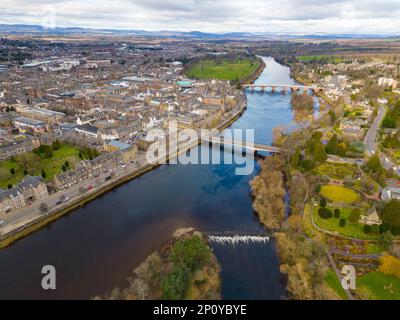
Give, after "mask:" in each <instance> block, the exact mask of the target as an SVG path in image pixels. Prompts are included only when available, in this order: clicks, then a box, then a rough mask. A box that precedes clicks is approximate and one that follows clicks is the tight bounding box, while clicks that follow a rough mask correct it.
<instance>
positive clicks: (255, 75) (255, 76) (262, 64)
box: [241, 57, 266, 84]
mask: <svg viewBox="0 0 400 320" xmlns="http://www.w3.org/2000/svg"><path fill="white" fill-rule="evenodd" d="M257 60H259V61H260V65H259V66H258V68H257V69H256V70H255V71H254V72H253V73H252V74H251V75H250V76H249V77H248V78H247V79H244V80H243V81H241V83H242V84H253V83H254V82H255V81H256V80H257V79H258V78H259V77H260V75H261V74H262V73H263V72H264V69H265V68H266V64H265V62H264V60H263V59H261V58H260V57H257Z"/></svg>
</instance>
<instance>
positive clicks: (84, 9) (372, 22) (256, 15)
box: [0, 0, 400, 33]
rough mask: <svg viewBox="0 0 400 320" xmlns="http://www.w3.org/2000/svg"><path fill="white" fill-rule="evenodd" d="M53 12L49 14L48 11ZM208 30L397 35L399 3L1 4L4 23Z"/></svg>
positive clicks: (147, 0)
mask: <svg viewBox="0 0 400 320" xmlns="http://www.w3.org/2000/svg"><path fill="white" fill-rule="evenodd" d="M49 8H50V9H51V10H50V9H49ZM49 12H55V13H56V19H55V21H56V24H57V26H59V27H67V26H68V27H91V28H116V29H145V30H180V31H190V30H200V31H206V32H231V31H249V32H293V33H294V32H298V33H316V32H326V33H394V32H398V30H400V0H368V1H365V0H313V1H312V0H281V1H276V0H248V1H243V0H113V1H111V0H87V1H84V2H83V1H78V0H69V1H61V0H55V1H51V0H1V3H0V23H7V24H11V23H26V24H42V21H43V20H44V19H46V14H49Z"/></svg>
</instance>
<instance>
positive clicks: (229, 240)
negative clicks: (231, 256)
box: [208, 235, 270, 245]
mask: <svg viewBox="0 0 400 320" xmlns="http://www.w3.org/2000/svg"><path fill="white" fill-rule="evenodd" d="M269 238H270V237H267V236H239V235H233V236H209V237H208V239H209V241H210V242H214V243H218V244H231V245H236V244H242V243H243V244H249V243H267V242H268V241H269Z"/></svg>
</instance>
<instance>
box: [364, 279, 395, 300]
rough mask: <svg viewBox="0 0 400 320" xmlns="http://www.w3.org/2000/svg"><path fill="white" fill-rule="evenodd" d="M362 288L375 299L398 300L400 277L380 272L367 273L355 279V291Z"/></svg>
mask: <svg viewBox="0 0 400 320" xmlns="http://www.w3.org/2000/svg"><path fill="white" fill-rule="evenodd" d="M363 289H364V290H365V289H366V291H367V292H368V293H370V294H372V297H370V298H371V299H375V300H400V279H399V278H396V277H395V276H387V275H384V274H382V273H380V272H371V273H367V274H365V275H363V276H361V277H359V278H358V279H357V291H360V290H361V291H363Z"/></svg>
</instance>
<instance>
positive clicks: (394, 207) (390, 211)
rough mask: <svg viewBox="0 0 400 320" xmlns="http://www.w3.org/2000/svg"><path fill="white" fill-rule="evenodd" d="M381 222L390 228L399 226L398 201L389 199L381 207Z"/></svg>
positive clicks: (399, 202)
mask: <svg viewBox="0 0 400 320" xmlns="http://www.w3.org/2000/svg"><path fill="white" fill-rule="evenodd" d="M382 222H383V223H384V224H388V225H389V227H390V228H397V227H400V201H398V200H391V201H389V202H387V203H386V204H385V206H384V208H383V209H382Z"/></svg>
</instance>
